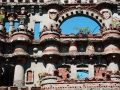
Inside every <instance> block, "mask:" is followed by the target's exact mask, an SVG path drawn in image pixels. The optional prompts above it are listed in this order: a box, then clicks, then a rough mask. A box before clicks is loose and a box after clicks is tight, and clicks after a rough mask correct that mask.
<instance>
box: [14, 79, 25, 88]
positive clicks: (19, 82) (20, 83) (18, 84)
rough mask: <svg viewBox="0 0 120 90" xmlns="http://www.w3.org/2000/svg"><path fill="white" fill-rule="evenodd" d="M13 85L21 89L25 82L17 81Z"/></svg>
mask: <svg viewBox="0 0 120 90" xmlns="http://www.w3.org/2000/svg"><path fill="white" fill-rule="evenodd" d="M13 85H14V86H17V87H18V88H21V87H22V86H24V85H25V81H23V80H16V81H14V84H13Z"/></svg>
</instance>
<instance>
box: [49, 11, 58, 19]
mask: <svg viewBox="0 0 120 90" xmlns="http://www.w3.org/2000/svg"><path fill="white" fill-rule="evenodd" d="M48 14H49V18H50V19H53V20H55V19H56V18H57V15H58V11H57V10H56V9H50V10H49V11H48Z"/></svg>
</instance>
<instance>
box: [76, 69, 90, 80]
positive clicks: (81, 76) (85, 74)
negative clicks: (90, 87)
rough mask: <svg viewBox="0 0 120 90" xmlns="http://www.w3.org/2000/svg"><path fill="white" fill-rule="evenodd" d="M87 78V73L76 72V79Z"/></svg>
mask: <svg viewBox="0 0 120 90" xmlns="http://www.w3.org/2000/svg"><path fill="white" fill-rule="evenodd" d="M86 77H88V73H87V72H84V71H78V72H77V78H78V79H83V78H86Z"/></svg>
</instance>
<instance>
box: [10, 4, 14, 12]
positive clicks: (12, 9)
mask: <svg viewBox="0 0 120 90" xmlns="http://www.w3.org/2000/svg"><path fill="white" fill-rule="evenodd" d="M11 13H14V6H13V5H12V6H11Z"/></svg>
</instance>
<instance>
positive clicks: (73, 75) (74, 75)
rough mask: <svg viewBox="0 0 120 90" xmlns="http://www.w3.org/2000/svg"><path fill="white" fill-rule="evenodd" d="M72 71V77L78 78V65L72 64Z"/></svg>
mask: <svg viewBox="0 0 120 90" xmlns="http://www.w3.org/2000/svg"><path fill="white" fill-rule="evenodd" d="M70 71H71V75H70V76H71V78H74V79H75V78H77V74H76V72H77V71H76V65H71V70H70Z"/></svg>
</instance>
